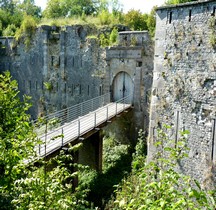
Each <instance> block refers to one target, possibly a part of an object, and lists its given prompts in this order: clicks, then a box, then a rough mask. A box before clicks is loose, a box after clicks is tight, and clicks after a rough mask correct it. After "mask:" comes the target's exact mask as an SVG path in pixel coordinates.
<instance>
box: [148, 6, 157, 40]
mask: <svg viewBox="0 0 216 210" xmlns="http://www.w3.org/2000/svg"><path fill="white" fill-rule="evenodd" d="M156 9H157V7H156V6H155V7H153V8H152V10H151V12H150V14H149V15H148V18H147V27H148V31H149V34H150V36H151V37H154V35H155V27H156V16H155V14H156Z"/></svg>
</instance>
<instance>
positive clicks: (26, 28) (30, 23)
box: [15, 15, 36, 49]
mask: <svg viewBox="0 0 216 210" xmlns="http://www.w3.org/2000/svg"><path fill="white" fill-rule="evenodd" d="M35 30H36V21H35V19H34V18H33V17H32V16H28V15H26V16H25V17H24V19H23V21H22V24H21V26H20V28H19V30H17V31H16V34H15V37H16V40H20V39H21V38H22V37H23V38H24V44H25V45H26V48H27V49H28V48H29V47H30V44H31V39H32V37H33V35H34V34H35Z"/></svg>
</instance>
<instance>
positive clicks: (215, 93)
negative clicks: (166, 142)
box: [148, 0, 216, 185]
mask: <svg viewBox="0 0 216 210" xmlns="http://www.w3.org/2000/svg"><path fill="white" fill-rule="evenodd" d="M215 8H216V2H215V1H213V0H210V1H204V2H196V3H187V4H183V5H177V6H176V5H174V6H170V7H161V8H158V9H157V12H156V18H157V19H156V34H155V56H154V76H153V88H152V101H151V111H150V112H151V116H150V129H149V132H150V135H149V140H148V145H149V151H148V155H149V158H152V156H153V154H154V153H155V148H154V146H153V144H154V142H156V141H157V128H160V127H161V126H162V125H163V124H167V125H171V126H172V131H171V132H170V138H171V139H173V140H175V142H177V141H178V139H179V131H182V130H188V131H190V134H189V136H188V141H187V146H188V147H189V148H190V152H189V157H188V158H186V159H184V160H183V161H182V162H181V163H180V167H181V169H182V170H183V172H185V173H186V174H190V175H192V176H193V177H195V178H197V179H198V180H199V181H201V182H202V183H203V184H204V185H208V184H209V185H210V183H212V181H213V178H214V176H215V171H214V170H215V169H214V165H215V162H216V11H215Z"/></svg>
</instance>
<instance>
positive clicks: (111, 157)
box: [103, 137, 129, 173]
mask: <svg viewBox="0 0 216 210" xmlns="http://www.w3.org/2000/svg"><path fill="white" fill-rule="evenodd" d="M128 149H129V146H128V145H124V144H120V143H117V142H116V141H115V139H114V137H108V138H106V139H104V151H103V153H104V154H103V158H104V159H103V170H104V173H106V172H107V171H108V170H110V169H111V168H112V167H114V166H115V165H116V163H117V161H118V160H119V159H120V158H121V157H122V156H123V155H124V154H128Z"/></svg>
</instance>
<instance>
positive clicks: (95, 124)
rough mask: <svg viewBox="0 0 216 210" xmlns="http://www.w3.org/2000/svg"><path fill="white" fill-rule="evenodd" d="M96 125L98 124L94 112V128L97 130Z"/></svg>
mask: <svg viewBox="0 0 216 210" xmlns="http://www.w3.org/2000/svg"><path fill="white" fill-rule="evenodd" d="M96 125H97V123H96V112H94V127H95V128H96Z"/></svg>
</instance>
